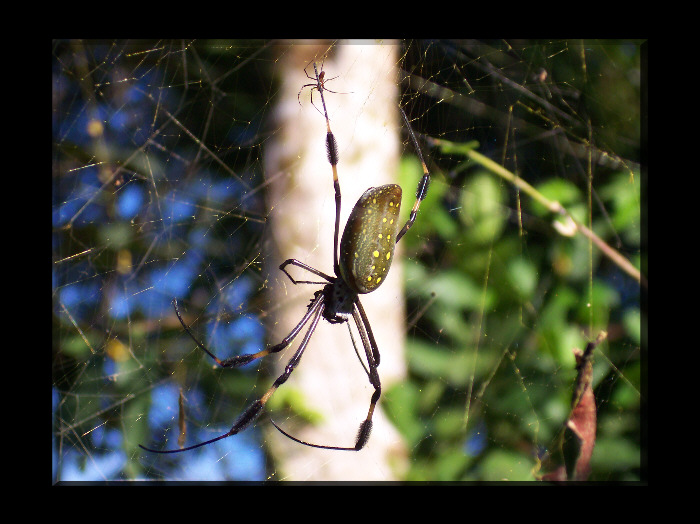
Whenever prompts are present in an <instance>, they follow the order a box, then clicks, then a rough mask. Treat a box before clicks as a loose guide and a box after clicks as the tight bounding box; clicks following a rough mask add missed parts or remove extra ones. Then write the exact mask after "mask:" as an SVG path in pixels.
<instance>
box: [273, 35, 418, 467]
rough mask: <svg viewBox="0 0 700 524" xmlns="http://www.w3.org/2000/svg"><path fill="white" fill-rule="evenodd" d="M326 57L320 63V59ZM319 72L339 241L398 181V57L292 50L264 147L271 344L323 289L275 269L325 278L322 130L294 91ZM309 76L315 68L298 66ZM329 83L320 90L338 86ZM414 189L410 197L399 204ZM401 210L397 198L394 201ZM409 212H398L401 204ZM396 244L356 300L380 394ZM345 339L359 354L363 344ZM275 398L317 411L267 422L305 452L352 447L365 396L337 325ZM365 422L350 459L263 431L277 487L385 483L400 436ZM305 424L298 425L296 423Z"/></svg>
mask: <svg viewBox="0 0 700 524" xmlns="http://www.w3.org/2000/svg"><path fill="white" fill-rule="evenodd" d="M326 52H328V53H327V54H328V56H327V57H326V58H325V61H324V59H323V56H324V54H326ZM313 60H316V61H317V62H318V67H319V73H320V72H321V69H320V67H321V62H323V70H324V71H325V72H326V82H327V84H326V88H327V89H329V90H331V91H336V92H337V93H330V92H329V91H328V90H326V91H325V92H324V96H325V99H326V106H327V108H328V116H329V118H330V125H331V129H332V131H333V133H334V135H335V138H336V140H337V143H338V152H339V161H338V177H339V181H340V187H341V192H342V211H341V219H340V235H341V236H342V230H343V228H344V226H345V222H346V221H347V217H348V215H349V213H350V210H351V209H352V208H353V206H354V205H355V202H356V201H357V199H358V198H359V197H360V195H361V194H362V193H363V192H364V191H365V190H366V189H367V188H369V187H374V186H379V185H382V184H388V183H396V182H397V180H396V178H397V170H398V160H399V136H400V134H399V133H400V131H401V125H400V118H399V114H398V69H397V62H398V60H399V47H398V45H397V43H396V42H393V41H392V42H389V43H386V42H385V43H375V44H372V45H355V44H353V45H342V44H341V45H336V46H334V47H332V48H331V49H330V51H329V50H328V45H327V44H318V45H317V44H313V45H312V44H310V45H294V46H292V47H291V48H287V49H285V52H284V53H283V54H282V55H281V56H280V61H279V63H278V67H279V71H280V82H281V90H280V92H279V94H278V95H277V97H276V102H277V105H276V106H275V108H274V115H273V118H274V129H273V132H272V133H271V139H270V141H269V142H268V143H267V144H266V147H265V169H266V178H267V180H268V181H269V187H268V208H269V209H270V210H271V211H270V216H269V225H270V228H269V236H268V240H272V242H267V243H266V244H268V245H269V246H270V247H271V251H269V252H268V253H266V262H267V270H268V271H269V275H270V281H269V313H270V315H271V316H272V318H271V319H270V321H269V325H272V326H274V328H273V329H272V332H271V334H270V336H271V339H270V341H269V342H270V343H277V342H279V340H281V339H282V338H283V337H284V336H285V335H287V334H288V333H289V331H290V330H291V329H292V328H293V327H294V326H295V325H296V324H297V323H298V322H299V320H300V319H301V317H302V315H303V314H304V313H305V312H306V311H307V309H306V308H307V305H308V304H309V301H310V300H311V298H312V296H313V293H314V291H316V290H317V289H320V288H321V287H322V286H321V285H318V286H315V285H307V284H299V285H296V286H295V285H294V284H293V283H292V282H290V281H289V279H287V277H286V276H285V275H284V274H283V273H282V272H280V271H279V270H278V266H279V264H280V263H281V262H282V261H284V260H286V259H288V258H297V259H298V260H300V261H302V262H304V263H306V264H308V265H310V266H313V267H315V268H316V269H318V270H320V271H323V272H324V273H326V274H330V275H332V274H333V232H334V221H335V198H334V192H333V178H332V171H331V166H330V164H329V162H328V159H327V156H326V145H325V144H326V140H325V139H326V121H325V118H324V116H323V114H322V113H323V105H322V103H321V97H320V95H319V93H318V91H317V90H313V103H314V104H315V106H316V107H317V108H318V111H317V110H316V109H315V108H314V106H312V105H311V102H310V88H309V87H306V88H304V90H303V91H302V93H301V106H300V105H299V102H298V101H297V94H298V93H299V89H301V86H303V85H304V84H309V83H314V84H315V81H314V80H311V79H308V78H307V77H306V75H305V74H304V67H306V66H307V65H308V64H309V62H311V61H313ZM306 71H307V72H308V73H309V75H310V76H312V77H313V76H314V72H313V64H311V65H309V66H308V67H307V68H306ZM336 76H337V78H335V79H334V80H330V79H332V78H333V77H336ZM411 194H412V190H411V191H409V197H410V196H411ZM404 200H406V199H404ZM411 204H412V202H411V203H410V204H408V205H411ZM400 251H401V250H400V244H399V245H398V246H397V253H396V255H395V261H394V263H393V266H392V269H391V271H390V272H389V276H388V278H387V280H386V282H385V283H384V284H383V285H382V286H381V287H380V288H378V289H377V290H376V291H375V292H373V293H371V294H366V295H361V300H362V304H363V306H364V308H365V310H366V311H367V315H368V317H369V320H370V323H371V325H372V330H373V332H374V335H375V338H376V340H377V344H378V346H379V351H380V354H381V363H380V366H379V369H378V371H379V376H380V378H381V381H382V389H383V391H384V392H385V391H386V390H387V387H388V386H389V385H390V384H391V383H392V382H394V381H396V380H399V379H401V378H402V377H404V376H405V373H406V368H405V360H404V356H403V347H404V298H403V287H402V268H401V264H400V260H401V257H400ZM288 269H289V270H290V272H291V273H292V274H293V276H294V277H295V278H296V279H297V280H320V279H319V278H318V277H315V276H314V275H311V274H309V273H307V272H304V271H303V270H301V269H300V268H295V267H291V268H288ZM305 332H306V330H304V331H302V332H301V333H300V334H299V335H298V336H297V338H296V340H295V341H294V343H293V344H292V345H291V346H290V348H288V349H286V350H285V351H284V352H283V353H282V354H281V356H280V355H274V356H271V357H268V358H270V359H272V360H273V361H274V367H275V369H274V371H275V374H276V375H277V374H279V373H281V372H282V370H283V369H284V366H285V365H286V364H287V361H288V360H289V358H290V357H291V355H292V354H293V352H294V351H295V349H296V348H297V347H298V345H299V343H300V342H301V340H302V338H303V335H304V333H305ZM355 339H356V341H357V344H358V345H359V346H360V347H359V351H360V353H361V354H362V355H363V358H364V351H363V350H362V347H361V341H360V339H359V336H358V335H357V333H356V331H355ZM281 388H289V391H292V390H294V391H299V392H301V393H302V394H303V402H304V405H305V406H306V407H308V408H309V409H311V410H313V411H315V412H317V413H320V414H321V415H322V417H323V420H322V421H321V422H320V423H318V424H313V425H312V424H304V423H300V421H301V419H300V418H299V417H291V418H288V419H280V420H275V421H276V422H277V423H278V424H279V425H280V426H282V427H283V428H285V430H286V431H288V432H290V433H291V434H293V435H295V436H296V437H297V438H300V439H302V440H305V441H307V442H313V443H316V444H323V445H331V446H347V447H352V446H353V445H354V444H355V439H356V436H357V431H358V427H359V425H360V423H361V422H362V421H363V420H364V419H365V417H366V416H367V409H368V408H369V404H370V398H371V396H372V393H373V392H374V389H373V387H372V386H371V384H370V383H369V380H368V378H367V375H366V374H365V372H364V371H363V369H362V366H361V365H360V362H358V359H357V356H356V354H355V350H354V349H353V346H352V343H351V339H350V335H349V333H348V328H347V325H346V324H335V325H331V324H329V323H328V322H326V321H325V320H323V319H322V320H321V322H320V323H319V325H318V329H317V330H316V332H315V334H314V336H313V337H312V339H311V342H310V344H309V346H308V347H307V349H306V352H305V353H304V355H303V357H302V359H301V362H300V363H299V365H298V367H297V368H296V370H295V371H294V373H292V375H291V377H290V379H289V380H288V381H287V383H286V384H284V385H283V386H281ZM381 405H382V400H381V399H380V401H379V404H378V408H377V409H376V410H375V414H374V419H373V420H374V429H373V431H372V434H371V436H370V439H369V442H368V443H367V445H366V446H365V448H364V449H362V450H361V451H359V452H355V451H331V450H322V449H316V448H311V447H307V446H303V445H300V444H298V443H296V442H293V441H291V440H289V439H287V438H286V437H285V436H283V435H281V434H280V433H278V432H277V431H276V430H275V429H274V428H273V427H272V426H269V428H268V430H267V432H266V438H267V441H268V444H269V447H270V449H271V450H272V452H273V455H274V457H275V460H276V467H275V476H276V478H277V479H278V480H282V479H285V480H393V479H395V478H397V474H400V472H401V471H402V470H403V468H404V467H405V463H406V450H405V445H404V443H403V442H402V440H401V438H400V436H399V434H398V432H397V431H396V430H395V428H394V427H393V426H392V425H391V424H390V423H389V422H388V420H387V419H386V417H385V416H384V414H383V412H382V410H381ZM301 422H303V421H301Z"/></svg>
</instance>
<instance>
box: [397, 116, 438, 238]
mask: <svg viewBox="0 0 700 524" xmlns="http://www.w3.org/2000/svg"><path fill="white" fill-rule="evenodd" d="M399 110H400V111H401V116H402V117H403V120H404V122H405V123H406V127H407V128H408V133H409V134H410V135H411V139H412V140H413V145H414V147H415V148H416V151H417V152H418V157H419V158H420V162H421V164H422V165H423V178H421V179H420V182H418V187H417V188H416V202H415V203H414V204H413V208H412V209H411V214H410V216H409V217H408V220H407V221H406V224H404V226H403V228H402V229H401V231H399V233H398V235H396V243H397V244H398V243H399V240H401V237H402V236H404V235H405V234H406V231H408V230H409V228H410V227H411V226H412V225H413V223H414V222H415V221H416V215H417V214H418V208H420V203H421V202H422V201H423V199H424V198H425V195H426V194H427V193H428V186H429V185H430V171H428V167H427V166H426V165H425V160H423V153H422V152H421V149H420V146H419V145H418V140H417V139H416V135H415V134H414V133H413V129H412V128H411V124H410V123H409V121H408V117H407V116H406V113H405V112H404V110H403V108H402V107H401V106H399Z"/></svg>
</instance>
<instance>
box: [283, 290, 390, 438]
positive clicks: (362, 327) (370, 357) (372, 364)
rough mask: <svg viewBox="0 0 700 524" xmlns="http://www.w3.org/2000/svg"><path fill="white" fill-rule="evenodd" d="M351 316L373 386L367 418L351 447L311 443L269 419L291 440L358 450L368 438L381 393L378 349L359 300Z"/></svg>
mask: <svg viewBox="0 0 700 524" xmlns="http://www.w3.org/2000/svg"><path fill="white" fill-rule="evenodd" d="M352 318H353V320H354V321H355V324H356V325H357V330H358V331H359V333H360V338H361V339H362V346H363V347H364V348H365V355H366V357H367V364H369V370H367V369H366V368H365V372H367V377H368V378H369V382H370V384H372V386H373V387H374V393H373V394H372V399H371V400H370V404H369V410H368V411H367V418H366V419H365V420H363V421H362V423H361V424H360V428H359V429H358V431H357V438H356V439H355V445H354V446H353V447H343V446H324V445H321V444H313V443H311V442H306V441H304V440H301V439H298V438H296V437H295V436H293V435H290V434H289V433H287V432H286V431H284V430H283V429H282V428H281V427H279V426H278V425H277V424H276V423H275V421H274V420H272V419H270V422H272V425H273V426H275V428H276V429H277V431H279V432H280V433H282V434H283V435H284V436H285V437H287V438H289V439H291V440H293V441H294V442H297V443H299V444H303V445H304V446H309V447H312V448H320V449H330V450H335V451H360V450H361V449H362V448H363V447H364V446H365V444H367V441H368V440H369V435H370V433H371V431H372V416H373V415H374V409H375V408H376V406H377V402H379V397H380V396H381V394H382V384H381V381H380V380H379V373H377V366H378V365H379V349H378V348H377V343H376V341H375V340H374V335H373V334H372V328H371V327H370V325H369V321H368V320H367V315H365V314H364V309H362V304H360V301H359V300H356V301H355V303H354V307H353V311H352ZM375 355H376V358H375ZM358 358H359V355H358ZM360 362H361V361H360ZM362 367H364V364H362Z"/></svg>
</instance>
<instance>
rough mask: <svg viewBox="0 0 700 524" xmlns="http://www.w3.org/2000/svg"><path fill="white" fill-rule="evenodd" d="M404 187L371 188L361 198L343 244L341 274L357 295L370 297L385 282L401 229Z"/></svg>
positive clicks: (344, 233)
mask: <svg viewBox="0 0 700 524" xmlns="http://www.w3.org/2000/svg"><path fill="white" fill-rule="evenodd" d="M400 209H401V187H400V186H398V185H396V184H388V185H386V186H380V187H371V188H369V189H368V190H367V191H365V192H364V194H363V195H362V196H361V197H360V198H359V200H358V201H357V203H356V204H355V207H354V208H353V210H352V212H351V213H350V218H348V223H347V224H346V225H345V230H344V231H343V238H342V240H341V241H340V261H339V264H340V274H341V276H342V278H343V280H344V281H345V282H346V283H347V285H348V286H349V287H350V288H351V289H352V290H353V291H355V292H356V293H369V292H371V291H374V290H375V289H377V288H378V287H379V286H380V285H381V284H382V283H383V282H384V280H385V279H386V275H387V273H388V272H389V268H390V267H391V262H392V260H393V258H394V247H395V245H396V234H397V232H398V228H399V211H400Z"/></svg>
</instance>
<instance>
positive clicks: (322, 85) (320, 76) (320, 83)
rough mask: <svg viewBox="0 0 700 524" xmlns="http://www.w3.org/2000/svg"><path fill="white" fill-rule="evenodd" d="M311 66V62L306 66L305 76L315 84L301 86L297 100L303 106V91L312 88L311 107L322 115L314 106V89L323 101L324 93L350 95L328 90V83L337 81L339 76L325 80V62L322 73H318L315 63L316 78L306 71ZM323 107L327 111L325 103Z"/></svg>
mask: <svg viewBox="0 0 700 524" xmlns="http://www.w3.org/2000/svg"><path fill="white" fill-rule="evenodd" d="M324 60H325V59H324ZM310 65H311V62H309V63H308V64H306V67H305V68H304V74H306V78H308V79H309V80H313V83H312V84H304V85H303V86H301V89H300V90H299V93H297V100H298V101H299V105H301V92H302V91H303V90H304V88H306V87H310V88H311V89H310V92H311V105H312V106H314V108H315V109H316V111H318V112H319V113H321V111H320V110H319V109H318V107H316V104H314V89H315V90H316V91H318V92H319V93H321V99H323V91H328V92H329V93H333V94H336V95H348V94H350V93H341V92H339V91H331V90H330V89H328V88H327V87H326V82H330V81H331V80H335V79H336V78H338V77H337V76H334V77H333V78H329V79H327V80H326V78H325V77H326V72H325V71H324V70H323V62H321V72H320V73H319V72H317V71H316V63H315V62H314V71H316V76H315V77H313V76H311V75H310V74H309V73H308V72H307V71H306V69H307V68H308V67H309V66H310ZM323 105H324V111H325V105H326V104H325V102H324V104H323ZM321 114H323V113H321ZM327 116H328V115H327V114H326V117H327Z"/></svg>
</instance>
